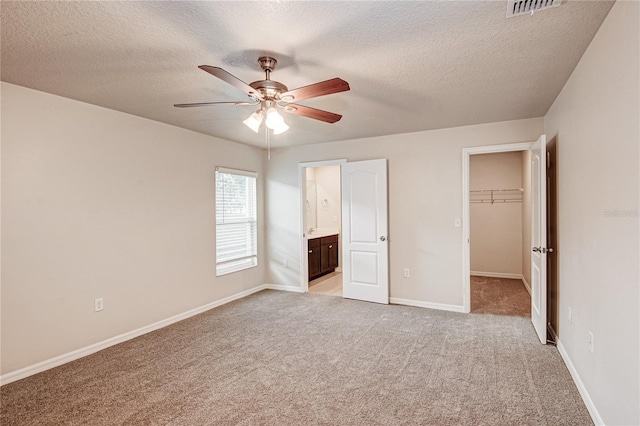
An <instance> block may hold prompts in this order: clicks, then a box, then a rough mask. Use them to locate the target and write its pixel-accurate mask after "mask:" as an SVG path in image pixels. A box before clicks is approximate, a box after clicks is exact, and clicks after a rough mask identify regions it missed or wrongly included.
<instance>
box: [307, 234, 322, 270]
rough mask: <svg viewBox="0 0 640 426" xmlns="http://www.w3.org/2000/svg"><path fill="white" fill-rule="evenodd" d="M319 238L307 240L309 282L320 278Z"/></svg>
mask: <svg viewBox="0 0 640 426" xmlns="http://www.w3.org/2000/svg"><path fill="white" fill-rule="evenodd" d="M321 251H322V249H321V248H320V238H314V239H313V240H309V280H312V279H313V278H312V277H318V276H320V270H321V269H320V255H321Z"/></svg>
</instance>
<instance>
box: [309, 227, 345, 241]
mask: <svg viewBox="0 0 640 426" xmlns="http://www.w3.org/2000/svg"><path fill="white" fill-rule="evenodd" d="M338 234H339V232H338V230H337V229H332V228H318V229H314V230H313V231H312V232H311V233H307V239H309V240H313V239H315V238H322V237H328V236H329V235H338Z"/></svg>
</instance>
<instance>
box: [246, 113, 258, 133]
mask: <svg viewBox="0 0 640 426" xmlns="http://www.w3.org/2000/svg"><path fill="white" fill-rule="evenodd" d="M243 123H244V124H245V126H247V127H248V128H250V129H251V130H253V131H254V132H256V133H258V130H260V124H262V115H261V114H259V111H256V112H254V113H253V114H251V115H250V116H249V118H247V119H246V120H244V121H243Z"/></svg>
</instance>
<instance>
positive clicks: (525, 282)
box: [522, 275, 531, 296]
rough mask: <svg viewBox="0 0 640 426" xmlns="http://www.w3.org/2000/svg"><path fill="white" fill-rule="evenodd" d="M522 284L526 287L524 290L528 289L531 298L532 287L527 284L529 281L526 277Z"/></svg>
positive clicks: (523, 278)
mask: <svg viewBox="0 0 640 426" xmlns="http://www.w3.org/2000/svg"><path fill="white" fill-rule="evenodd" d="M522 284H523V285H524V288H526V289H527V291H528V292H529V296H531V286H530V285H529V283H528V282H527V279H526V278H525V277H524V275H522Z"/></svg>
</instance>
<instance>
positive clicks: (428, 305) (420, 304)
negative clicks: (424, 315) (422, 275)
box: [389, 297, 464, 313]
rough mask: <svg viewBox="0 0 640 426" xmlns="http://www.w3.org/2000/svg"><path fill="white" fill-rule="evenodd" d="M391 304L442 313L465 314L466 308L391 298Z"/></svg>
mask: <svg viewBox="0 0 640 426" xmlns="http://www.w3.org/2000/svg"><path fill="white" fill-rule="evenodd" d="M389 303H392V304H394V305H406V306H416V307H418V308H429V309H438V310H440V311H451V312H461V313H464V307H462V306H459V305H447V304H444V303H433V302H423V301H421V300H411V299H399V298H397V297H390V298H389Z"/></svg>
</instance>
